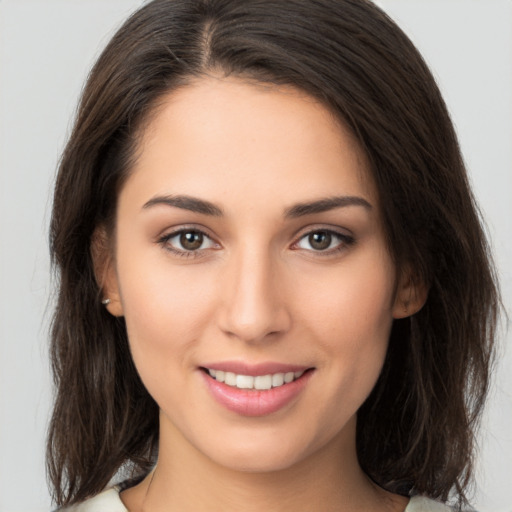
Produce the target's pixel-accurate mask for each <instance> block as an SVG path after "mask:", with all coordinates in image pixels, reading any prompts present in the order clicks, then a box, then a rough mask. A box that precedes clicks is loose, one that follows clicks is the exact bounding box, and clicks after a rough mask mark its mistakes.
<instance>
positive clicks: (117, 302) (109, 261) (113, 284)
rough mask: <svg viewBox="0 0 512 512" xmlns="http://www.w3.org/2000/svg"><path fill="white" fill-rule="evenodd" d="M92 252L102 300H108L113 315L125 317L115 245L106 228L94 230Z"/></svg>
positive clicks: (108, 306)
mask: <svg viewBox="0 0 512 512" xmlns="http://www.w3.org/2000/svg"><path fill="white" fill-rule="evenodd" d="M90 250H91V258H92V262H93V266H94V276H95V277H96V282H97V283H98V287H99V289H100V290H101V300H102V301H107V300H108V303H107V304H105V308H106V309H107V311H108V312H109V313H110V314H111V315H113V316H123V314H124V313H123V305H122V303H121V296H120V293H119V282H118V278H117V272H116V268H115V258H114V250H113V244H112V242H111V240H110V237H109V235H108V233H107V230H106V228H105V227H104V226H99V227H97V228H96V229H95V230H94V233H93V235H92V238H91V249H90Z"/></svg>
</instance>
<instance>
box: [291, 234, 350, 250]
mask: <svg viewBox="0 0 512 512" xmlns="http://www.w3.org/2000/svg"><path fill="white" fill-rule="evenodd" d="M351 242H352V239H351V237H349V236H346V235H341V234H339V233H335V232H333V231H327V230H319V231H312V232H311V233H308V234H307V235H304V236H303V237H302V238H301V239H300V240H299V241H298V243H297V247H298V248H299V249H306V250H308V251H316V252H323V251H328V250H330V249H336V248H339V247H340V246H343V245H350V243H351Z"/></svg>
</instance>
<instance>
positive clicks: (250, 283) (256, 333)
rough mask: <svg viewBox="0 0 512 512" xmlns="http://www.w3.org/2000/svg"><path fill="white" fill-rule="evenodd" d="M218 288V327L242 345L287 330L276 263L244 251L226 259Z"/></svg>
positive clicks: (286, 311) (287, 317)
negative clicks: (219, 305) (242, 342)
mask: <svg viewBox="0 0 512 512" xmlns="http://www.w3.org/2000/svg"><path fill="white" fill-rule="evenodd" d="M222 281H223V282H222V284H221V296H222V299H221V304H222V305H221V307H220V309H219V317H218V318H219V327H220V329H221V330H222V331H223V332H224V333H225V334H227V335H229V336H231V337H235V338H238V339H240V340H241V341H244V342H246V343H258V342H262V341H264V340H267V339H270V338H275V337H276V336H278V335H282V334H283V333H285V332H286V331H288V330H289V329H290V326H291V316H290V314H289V309H288V307H287V301H286V292H285V289H284V287H283V275H282V272H280V269H279V262H276V261H273V260H272V258H271V257H270V256H269V255H268V253H266V254H265V251H258V250H254V249H251V248H249V247H247V248H246V249H245V250H241V251H240V252H239V254H237V255H234V256H233V258H230V261H229V262H228V264H227V265H226V267H225V272H224V273H223V276H222Z"/></svg>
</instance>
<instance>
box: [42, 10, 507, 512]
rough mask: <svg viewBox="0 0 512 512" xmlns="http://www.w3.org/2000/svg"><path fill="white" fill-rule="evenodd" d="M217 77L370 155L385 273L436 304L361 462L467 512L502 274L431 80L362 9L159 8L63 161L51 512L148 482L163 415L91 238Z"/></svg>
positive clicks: (99, 83) (413, 321)
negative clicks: (176, 109) (313, 106)
mask: <svg viewBox="0 0 512 512" xmlns="http://www.w3.org/2000/svg"><path fill="white" fill-rule="evenodd" d="M212 72H215V73H218V72H221V73H224V74H225V75H232V76H238V77H242V78H246V79H249V80H256V81H258V82H263V83H269V84H286V85H291V86H293V87H296V88H298V89H300V90H302V91H305V92H306V93H308V94H309V95H311V96H313V97H315V98H317V99H318V100H320V101H321V102H322V103H323V104H324V105H325V106H326V107H327V108H329V109H330V111H331V112H332V113H333V114H334V115H335V116H336V117H337V118H338V119H339V120H340V121H341V122H342V123H344V124H345V126H347V127H348V128H349V129H350V130H351V132H352V133H353V134H354V136H355V137H356V139H357V140H358V142H359V144H360V146H361V148H362V149H363V150H364V152H365V153H366V155H367V157H368V160H369V162H370V172H371V175H372V177H373V180H374V181H375V184H376V187H377V190H378V191H379V199H380V204H381V207H382V215H383V219H384V224H385V231H386V234H387V241H388V245H389V248H390V251H391V254H392V257H393V259H394V263H395V265H396V267H397V269H398V271H400V270H402V269H405V268H411V269H413V273H414V276H415V277H416V279H418V280H419V281H421V282H423V283H426V284H427V285H428V286H429V289H430V292H429V296H428V299H427V302H426V304H425V306H424V307H423V309H422V310H421V311H419V312H418V313H417V314H416V315H414V316H413V317H411V318H408V319H403V320H396V321H395V323H394V325H393V328H392V332H391V338H390V343H389V349H388V354H387V358H386V361H385V364H384V368H383V371H382V373H381V375H380V378H379V380H378V382H377V384H376V386H375V388H374V390H373V392H372V393H371V395H370V396H369V398H368V399H367V400H366V402H365V403H364V404H363V406H362V407H361V409H360V411H359V413H358V424H357V451H358V456H359V461H360V464H361V466H362V468H363V469H364V470H365V471H366V472H367V474H368V475H369V476H370V477H371V478H372V479H373V480H374V481H375V482H377V483H378V484H379V485H381V486H383V487H384V488H386V489H389V490H391V491H393V492H398V493H401V494H404V495H407V494H409V493H413V492H417V493H425V494H427V495H429V496H431V497H434V498H440V499H442V500H446V499H448V497H449V494H450V492H455V493H456V495H457V496H458V497H459V502H460V503H461V504H462V503H464V500H465V489H466V488H467V485H468V483H469V482H470V481H471V476H472V454H473V448H474V432H475V427H476V426H477V420H478V418H479V414H480V412H481V409H482V405H483V403H484V399H485V396H486V391H487V388H488V382H489V368H490V363H491V362H492V354H493V339H494V334H495V327H496V321H497V314H498V311H499V295H498V291H497V284H496V279H495V272H494V269H493V265H492V260H491V257H490V254H489V250H488V246H487V242H486V237H485V234H484V232H483V229H482V222H481V219H480V215H479V212H478V208H477V206H476V204H475V200H474V198H473V195H472V193H471V190H470V188H469V185H468V179H467V175H466V170H465V167H464V163H463V159H462V157H461V154H460V150H459V146H458V142H457V138H456V135H455V132H454V128H453V126H452V123H451V121H450V118H449V115H448V112H447V108H446V106H445V104H444V101H443V99H442V97H441V94H440V92H439V90H438V87H437V85H436V83H435V80H434V79H433V77H432V74H431V73H430V71H429V70H428V68H427V66H426V64H425V63H424V61H423V59H422V58H421V56H420V54H419V53H418V51H417V50H416V49H415V47H414V46H413V44H412V43H411V41H410V40H409V39H408V38H407V37H406V36H405V34H404V33H403V32H402V31H401V30H400V29H399V28H398V27H397V26H396V24H395V23H394V22H393V21H392V20H390V19H389V18H388V17H387V15H386V14H384V13H383V12H382V11H381V10H380V9H378V8H377V7H376V6H375V5H373V4H372V3H371V2H369V1H367V0H287V1H286V2H284V1H280V0H251V1H250V2H248V1H244V0H154V1H153V2H150V3H149V4H147V5H145V6H144V7H142V8H141V9H140V10H139V11H137V12H136V13H134V14H133V15H132V16H131V17H130V18H129V19H128V20H127V21H126V22H125V24H124V25H123V26H122V27H121V28H120V29H119V31H118V32H117V33H116V34H115V36H114V37H113V39H112V40H111V41H110V43H109V44H108V45H107V47H106V48H105V50H104V51H103V53H102V54H101V56H100V57H99V59H98V61H97V63H96V64H95V66H94V68H93V69H92V71H91V73H90V76H89V78H88V80H87V83H86V86H85V88H84V91H83V95H82V98H81V101H80V105H79V109H78V113H77V116H76V120H75V124H74V128H73V130H72V133H71V136H70V139H69V141H68V143H67V146H66V148H65V151H64V153H63V156H62V159H61V162H60V166H59V172H58V177H57V182H56V187H55V195H54V205H53V214H52V220H51V234H50V244H51V255H52V261H53V264H54V268H55V270H56V275H57V277H58V303H57V307H56V310H55V314H54V318H53V324H52V331H51V360H52V367H53V372H54V380H55V386H56V398H55V405H54V411H53V417H52V420H51V424H50V428H49V436H48V446H47V450H48V452H47V455H48V458H47V461H48V462H47V467H48V475H49V480H50V482H51V485H52V488H53V497H54V500H55V502H56V503H57V504H59V505H65V504H71V503H75V502H78V501H81V500H83V499H85V498H87V497H89V496H91V495H93V494H95V493H97V492H99V491H100V490H101V489H102V488H104V487H105V486H106V485H107V483H108V482H109V481H110V480H111V479H112V478H113V477H114V476H115V475H116V474H117V473H118V472H119V471H120V470H121V469H124V470H126V469H128V470H129V472H130V474H132V475H135V476H137V475H139V476H141V475H144V474H145V473H146V472H147V471H148V470H149V468H150V467H151V466H152V464H153V463H154V459H155V453H156V450H157V447H158V406H157V405H156V403H155V402H154V400H153V399H152V398H151V396H150V395H149V394H148V393H147V391H146V390H145V388H144V386H143V384H142V382H141V380H140V378H139V376H138V374H137V371H136V369H135V367H134V364H133V362H132V359H131V356H130V350H129V346H128V340H127V335H126V329H125V324H124V321H123V319H122V318H121V319H118V318H114V317H112V316H110V315H109V314H108V313H107V312H106V311H105V310H104V308H103V307H102V306H101V304H100V300H99V299H100V293H101V291H100V289H99V287H98V284H97V281H96V279H95V275H94V269H93V263H92V259H91V239H92V237H93V233H94V231H95V228H96V227H97V226H99V225H101V224H104V225H107V226H109V225H110V226H112V224H113V219H114V213H115V210H116V200H117V196H118V193H119V190H120V188H121V187H122V185H123V182H124V180H126V178H127V176H129V172H130V167H131V165H132V163H133V161H134V158H135V157H136V149H137V142H138V140H139V139H140V136H141V133H142V131H143V129H144V127H145V125H146V124H147V123H148V122H150V120H151V116H152V114H153V113H154V112H155V111H157V109H158V106H159V100H160V99H161V98H162V97H163V95H165V94H168V93H169V92H170V91H173V90H175V89H177V88H179V87H184V86H186V85H187V83H188V82H189V81H190V80H192V79H196V78H198V77H201V76H204V75H207V74H208V73H212Z"/></svg>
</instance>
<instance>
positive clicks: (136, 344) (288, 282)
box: [104, 78, 403, 471]
mask: <svg viewBox="0 0 512 512" xmlns="http://www.w3.org/2000/svg"><path fill="white" fill-rule="evenodd" d="M107 276H108V277H107V279H106V282H105V283H104V288H105V289H104V291H105V294H106V296H108V297H109V298H111V301H112V302H111V303H110V304H109V306H108V308H109V311H110V312H111V313H112V314H114V315H124V316H125V319H126V326H127V331H128V337H129V341H130V346H131V350H132V355H133V358H134V361H135V365H136V367H137V369H138V371H139V373H140V375H141V378H142V380H143V382H144V384H145V386H146V387H147V389H148V391H149V393H150V394H151V395H152V396H153V397H154V399H155V400H156V402H157V403H158V404H159V406H160V409H161V436H162V441H161V443H166V444H167V445H168V446H170V447H172V449H193V450H195V452H196V453H199V454H201V455H205V456H207V457H208V458H209V459H210V460H213V461H215V462H216V463H218V464H221V465H222V466H225V467H229V468H234V469H242V470H245V471H252V470H254V471H267V470H275V469H280V468H286V467H290V466H293V464H296V463H298V462H299V461H302V460H306V459H307V458H308V457H313V456H314V455H315V454H316V453H319V452H320V451H322V450H324V449H325V448H326V447H329V446H333V443H334V444H336V445H340V446H341V445H343V446H348V447H353V446H355V433H354V425H355V418H356V412H357V410H358V408H359V407H360V405H361V404H362V403H363V402H364V400H365V398H366V397H367V396H368V394H369V393H370V391H371V389H372V388H373V386H374V384H375V382H376V379H377V377H378V375H379V372H380V370H381V367H382V365H383V361H384V357H385V354H386V349H387V341H388V337H389V333H390V328H391V324H392V321H393V318H396V317H398V316H400V315H401V311H402V310H403V303H402V302H401V301H400V297H401V296H402V295H403V290H402V289H401V288H400V287H399V289H398V295H397V296H395V293H394V292H395V291H396V290H395V284H396V273H395V270H394V267H393V265H392V262H391V258H390V256H389V254H388V251H387V249H386V244H385V240H384V232H383V227H382V223H381V214H380V212H379V204H378V197H377V194H376V191H375V190H374V187H373V184H372V182H371V180H370V178H369V174H368V170H367V165H366V161H365V157H364V155H363V154H362V152H361V151H360V149H359V148H358V146H357V144H356V143H355V141H354V140H353V138H352V137H351V135H350V134H349V133H348V132H347V130H345V129H344V128H343V127H342V126H340V125H339V123H337V122H336V121H335V120H334V119H333V117H332V116H331V115H330V113H329V112H328V111H327V110H326V109H325V108H324V107H323V106H321V105H320V104H319V103H317V102H316V101H314V100H313V99H312V98H310V97H308V96H305V95H304V94H303V93H300V92H298V91H296V90H294V89H292V88H280V89H278V88H276V87H273V86H263V85H254V84H247V83H244V82H242V81H241V80H237V79H215V78H208V79H203V80H201V81H198V82H196V83H194V84H192V85H190V86H187V87H186V88H184V89H182V90H180V91H177V92H174V93H171V94H169V96H168V97H166V98H165V102H164V103H163V106H162V108H161V109H160V110H159V112H158V114H157V115H156V117H154V118H153V120H152V121H151V123H150V125H149V127H148V128H147V130H146V131H145V134H144V137H143V140H142V142H141V146H140V154H139V158H138V161H137V163H136V165H135V167H134V169H133V172H132V174H131V175H130V177H129V178H128V179H127V181H126V183H125V185H124V187H123V189H122V191H121V193H120V196H119V203H118V211H117V224H116V234H115V255H114V258H113V259H112V262H111V264H110V266H109V267H108V269H107ZM161 446H162V445H161Z"/></svg>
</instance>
